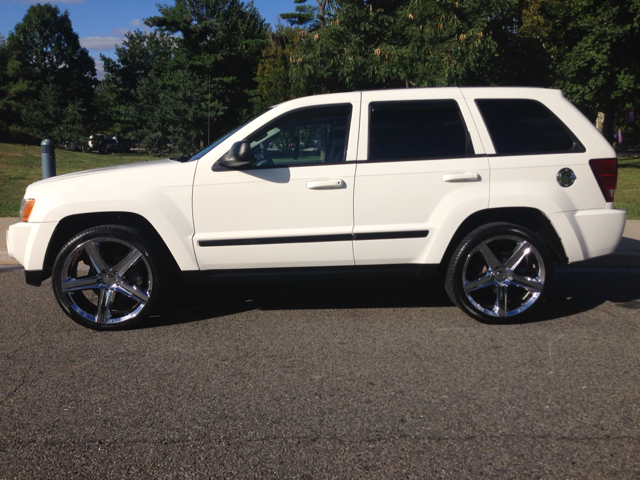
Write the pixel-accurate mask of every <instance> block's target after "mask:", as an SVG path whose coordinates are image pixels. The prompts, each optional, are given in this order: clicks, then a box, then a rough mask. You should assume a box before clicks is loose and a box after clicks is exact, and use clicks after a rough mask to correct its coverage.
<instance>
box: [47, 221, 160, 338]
mask: <svg viewBox="0 0 640 480" xmlns="http://www.w3.org/2000/svg"><path fill="white" fill-rule="evenodd" d="M156 257H157V255H155V254H154V255H152V254H151V253H150V250H149V247H147V246H145V241H144V239H143V238H142V236H141V235H140V234H139V233H138V231H137V230H134V229H132V228H128V227H123V226H119V225H104V226H99V227H94V228H90V229H88V230H85V231H84V232H81V233H79V234H78V235H76V236H75V237H73V238H72V239H71V240H69V241H68V242H67V243H66V244H65V245H64V247H62V249H61V250H60V252H59V253H58V256H57V257H56V260H55V262H54V264H53V272H52V275H51V280H52V283H53V292H54V295H55V297H56V300H57V301H58V304H59V305H60V307H62V310H63V311H64V312H65V313H66V314H67V315H68V316H69V317H70V318H71V319H72V320H74V321H75V322H77V323H79V324H80V325H83V326H85V327H88V328H93V329H95V330H121V329H124V328H129V327H131V326H133V325H135V324H137V323H138V322H140V321H142V320H143V319H144V318H146V317H147V316H148V315H149V312H150V311H151V309H152V308H153V306H154V304H155V303H156V301H157V299H158V297H159V289H160V269H159V262H158V261H157V260H156ZM118 270H122V271H118Z"/></svg>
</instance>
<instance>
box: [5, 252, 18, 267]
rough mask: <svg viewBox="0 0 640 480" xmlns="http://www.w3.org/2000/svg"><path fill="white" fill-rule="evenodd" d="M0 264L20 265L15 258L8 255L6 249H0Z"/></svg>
mask: <svg viewBox="0 0 640 480" xmlns="http://www.w3.org/2000/svg"><path fill="white" fill-rule="evenodd" d="M0 265H20V264H19V263H18V261H17V260H14V259H13V258H11V257H10V256H9V254H8V253H7V251H6V250H0Z"/></svg>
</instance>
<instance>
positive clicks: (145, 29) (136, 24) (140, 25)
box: [129, 18, 151, 32]
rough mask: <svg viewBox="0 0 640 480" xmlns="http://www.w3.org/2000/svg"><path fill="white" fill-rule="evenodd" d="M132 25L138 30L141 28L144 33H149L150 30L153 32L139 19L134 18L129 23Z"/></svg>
mask: <svg viewBox="0 0 640 480" xmlns="http://www.w3.org/2000/svg"><path fill="white" fill-rule="evenodd" d="M129 23H130V24H131V25H133V26H134V27H136V28H139V29H140V30H142V31H143V32H148V31H149V30H151V29H150V28H149V27H147V26H146V25H145V24H144V22H143V21H142V20H140V19H139V18H134V19H133V20H131V21H130V22H129Z"/></svg>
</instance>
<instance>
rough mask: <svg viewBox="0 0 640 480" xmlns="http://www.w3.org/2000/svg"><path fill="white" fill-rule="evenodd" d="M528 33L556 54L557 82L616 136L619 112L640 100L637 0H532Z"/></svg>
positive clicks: (639, 11)
mask: <svg viewBox="0 0 640 480" xmlns="http://www.w3.org/2000/svg"><path fill="white" fill-rule="evenodd" d="M527 13H528V22H527V23H526V24H525V27H526V29H528V31H527V30H526V29H525V32H524V33H528V34H529V35H532V36H533V35H535V36H537V37H538V38H539V39H540V41H541V43H542V44H543V46H544V48H545V50H546V51H547V52H548V54H549V56H550V57H552V58H553V86H555V87H556V88H560V89H562V91H563V92H564V94H565V95H566V96H567V98H568V99H569V100H571V101H572V102H574V103H575V104H576V105H578V107H580V108H581V109H582V110H583V111H584V112H585V113H586V114H587V115H588V116H589V117H591V118H592V119H595V117H596V115H597V113H598V112H604V113H605V117H604V126H603V134H604V136H605V138H607V139H611V138H612V135H613V131H614V121H615V116H616V114H617V115H619V116H620V117H622V116H623V113H624V109H625V108H629V107H631V106H636V107H637V105H639V104H640V62H638V52H637V45H638V44H640V3H638V2H637V0H568V1H566V2H558V1H555V0H530V1H529V2H528V10H527Z"/></svg>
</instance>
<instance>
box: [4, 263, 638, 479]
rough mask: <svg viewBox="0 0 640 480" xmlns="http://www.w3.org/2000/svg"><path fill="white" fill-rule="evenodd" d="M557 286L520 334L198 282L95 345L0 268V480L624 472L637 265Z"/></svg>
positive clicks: (345, 291)
mask: <svg viewBox="0 0 640 480" xmlns="http://www.w3.org/2000/svg"><path fill="white" fill-rule="evenodd" d="M557 284H558V285H557V294H556V295H555V296H554V298H553V299H552V301H551V302H550V305H549V308H548V310H547V311H548V312H549V313H548V315H547V317H545V318H541V319H540V321H538V322H535V323H529V324H515V325H503V326H490V325H483V324H480V323H477V322H475V321H473V320H471V319H470V318H468V317H466V316H465V315H463V314H462V313H461V312H460V311H458V310H457V309H456V308H454V307H453V306H451V304H450V303H449V301H448V299H447V298H446V295H445V294H444V292H443V290H442V288H441V287H439V286H438V285H434V284H429V283H407V282H394V281H386V282H361V283H358V284H353V283H351V284H350V283H327V284H318V283H315V284H312V283H299V284H295V285H294V284H272V285H268V286H262V287H261V286H243V285H236V286H230V287H225V288H224V289H223V288H221V287H216V286H204V287H198V288H195V289H191V290H185V291H184V292H182V293H181V294H180V295H179V299H178V300H174V301H172V302H168V303H167V305H166V306H165V307H164V309H163V310H162V311H161V312H160V316H159V317H157V318H155V319H154V323H153V324H148V325H147V326H146V328H139V329H136V330H132V331H126V332H109V333H98V332H94V331H91V330H87V329H84V328H82V327H80V326H77V325H76V324H74V323H73V322H71V320H69V319H67V318H66V317H65V316H64V315H62V313H61V312H60V311H59V309H58V307H57V305H56V304H55V301H54V300H53V296H52V293H51V287H50V285H51V284H50V281H47V282H46V283H45V284H44V285H43V287H41V288H39V289H38V288H33V287H28V286H26V285H24V283H23V276H22V272H10V271H9V272H7V271H5V272H3V273H0V352H1V355H2V356H1V358H2V361H1V363H0V478H2V479H4V478H14V477H16V478H61V477H64V478H116V477H117V478H123V477H131V478H208V477H211V476H220V477H236V478H238V477H239V478H251V477H254V478H265V477H266V478H269V477H271V478H323V477H332V478H335V477H343V478H344V477H356V478H385V479H386V478H399V477H403V478H404V477H419V478H440V477H443V478H481V477H485V478H495V477H502V478H515V477H521V478H529V477H536V478H540V477H544V478H638V477H640V342H639V340H640V329H639V327H640V271H638V270H627V271H624V270H618V271H616V270H593V269H592V270H587V269H573V270H564V271H563V272H560V273H558V275H557ZM426 290H428V291H430V295H429V296H426V295H424V292H425V291H426ZM205 297H206V302H205V301H204V300H203V299H204V298H205Z"/></svg>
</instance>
